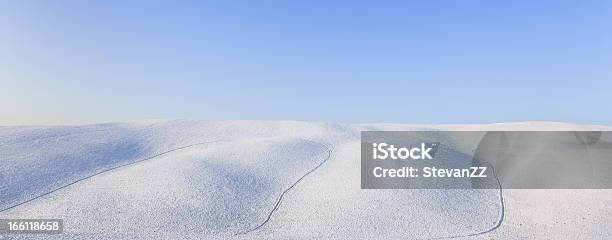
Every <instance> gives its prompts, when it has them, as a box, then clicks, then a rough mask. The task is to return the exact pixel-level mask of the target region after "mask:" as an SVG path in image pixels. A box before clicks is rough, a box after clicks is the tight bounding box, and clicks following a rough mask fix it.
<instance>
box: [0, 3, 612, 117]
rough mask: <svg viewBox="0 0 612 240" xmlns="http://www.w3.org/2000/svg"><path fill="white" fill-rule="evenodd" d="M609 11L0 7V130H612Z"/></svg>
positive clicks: (555, 6) (608, 6) (538, 6)
mask: <svg viewBox="0 0 612 240" xmlns="http://www.w3.org/2000/svg"><path fill="white" fill-rule="evenodd" d="M610 29H612V3H610V2H609V1H598V2H596V1H418V2H417V1H384V2H383V1H371V2H359V1H336V2H333V3H331V2H330V1H243V2H240V1H218V2H217V1H215V2H209V1H194V2H187V1H179V2H176V1H98V2H97V3H93V1H1V2H0V116H1V117H0V125H21V124H76V123H91V122H108V121H124V120H134V119H147V118H192V119H205V120H224V119H265V120H304V121H325V122H346V123H362V122H395V123H489V122H508V121H563V122H577V123H593V124H608V125H612V111H611V110H610V103H612V94H610V89H612V30H610Z"/></svg>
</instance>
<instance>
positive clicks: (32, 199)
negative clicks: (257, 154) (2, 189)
mask: <svg viewBox="0 0 612 240" xmlns="http://www.w3.org/2000/svg"><path fill="white" fill-rule="evenodd" d="M221 141H222V140H214V141H208V142H200V143H194V144H190V145H186V146H182V147H178V148H174V149H171V150H168V151H165V152H162V153H158V154H155V155H153V156H150V157H147V158H143V159H140V160H136V161H134V162H129V163H125V164H121V165H118V166H114V167H112V168H109V169H106V170H102V171H100V172H97V173H94V174H92V175H89V176H87V177H84V178H80V179H78V180H76V181H74V182H71V183H68V184H66V185H63V186H60V187H58V188H56V189H53V190H51V191H48V192H46V193H43V194H41V195H38V196H36V197H34V198H31V199H28V200H26V201H23V202H20V203H17V204H15V205H12V206H9V207H7V208H4V209H2V210H0V213H2V212H4V211H7V210H10V209H13V208H16V207H19V206H21V205H24V204H26V203H29V202H32V201H34V200H36V199H39V198H41V197H44V196H47V195H49V194H52V193H54V192H57V191H59V190H62V189H64V188H67V187H69V186H72V185H74V184H76V183H79V182H82V181H84V180H87V179H90V178H92V177H95V176H98V175H101V174H103V173H107V172H110V171H112V170H115V169H118V168H122V167H126V166H130V165H134V164H136V163H140V162H144V161H147V160H151V159H154V158H157V157H159V156H162V155H166V154H168V153H171V152H175V151H179V150H183V149H186V148H190V147H195V146H199V145H204V144H209V143H216V142H221Z"/></svg>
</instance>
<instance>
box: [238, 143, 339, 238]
mask: <svg viewBox="0 0 612 240" xmlns="http://www.w3.org/2000/svg"><path fill="white" fill-rule="evenodd" d="M300 139H301V140H303V141H306V142H309V143H313V144H315V145H320V146H322V147H323V148H325V150H327V157H325V159H323V161H321V162H320V163H319V164H317V166H315V167H314V168H313V169H310V171H308V172H306V173H305V174H304V175H302V177H300V178H299V179H298V180H297V181H295V182H294V183H293V184H291V186H289V187H288V188H287V189H285V190H284V191H283V192H282V193H281V195H280V196H279V197H278V200H276V204H274V208H272V210H271V211H270V213H268V216H267V217H266V220H264V221H263V222H262V223H261V224H259V225H257V226H256V227H255V228H253V229H250V230H247V231H244V232H239V233H236V234H234V236H238V235H242V234H247V233H250V232H253V231H255V230H257V229H259V228H261V227H263V226H264V225H266V224H267V223H268V222H269V221H270V219H271V218H272V215H273V214H274V212H276V210H277V209H278V208H279V207H280V204H281V202H282V201H283V197H285V194H287V192H289V191H290V190H291V189H292V188H293V187H295V186H296V185H297V184H298V183H300V182H301V181H302V179H304V178H306V176H308V175H310V174H311V173H313V172H314V171H316V170H317V169H319V168H320V167H321V166H323V164H324V163H326V162H327V160H329V159H330V158H331V152H332V151H331V149H330V148H329V147H328V146H327V145H325V144H323V143H320V142H316V141H313V140H308V139H303V138H300Z"/></svg>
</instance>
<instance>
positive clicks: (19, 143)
mask: <svg viewBox="0 0 612 240" xmlns="http://www.w3.org/2000/svg"><path fill="white" fill-rule="evenodd" d="M431 129H439V130H595V129H597V130H610V128H607V127H603V126H584V125H571V124H563V123H512V124H491V125H402V124H360V125H348V124H345V125H343V124H327V123H308V122H266V121H222V122H205V121H188V120H173V121H165V120H157V121H141V122H128V123H115V124H98V125H85V126H65V127H1V128H0V163H2V164H0V180H1V182H2V185H0V218H62V219H64V222H65V230H64V232H65V233H64V234H62V235H4V236H2V235H0V238H8V239H13V238H14V239H30V238H41V239H42V238H50V239H117V238H120V239H160V238H162V239H202V238H206V239H216V238H219V239H269V238H276V239H320V238H324V239H389V238H393V239H396V238H403V239H440V238H442V239H444V238H457V237H465V238H475V239H492V238H494V239H497V238H527V239H529V238H534V239H535V238H548V239H552V238H557V239H573V238H589V239H609V238H612V227H610V226H612V191H610V190H505V191H500V190H498V189H486V190H362V189H360V185H359V184H360V171H359V170H360V164H359V161H360V157H359V152H360V150H359V148H360V144H359V141H360V131H362V130H431ZM458 148H463V149H465V150H466V151H469V150H470V149H473V148H475V146H469V145H466V146H458Z"/></svg>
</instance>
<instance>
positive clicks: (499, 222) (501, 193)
mask: <svg viewBox="0 0 612 240" xmlns="http://www.w3.org/2000/svg"><path fill="white" fill-rule="evenodd" d="M489 166H490V167H491V170H492V171H493V176H494V177H495V180H496V181H497V186H498V188H499V202H500V215H499V219H498V220H497V223H496V224H495V226H493V227H491V228H489V229H487V230H484V231H480V232H476V233H471V234H466V235H457V236H448V237H435V238H428V239H430V240H438V239H454V238H466V237H475V236H478V235H483V234H487V233H490V232H493V231H495V230H497V229H498V228H499V227H501V225H502V223H503V222H504V218H505V216H506V204H505V203H504V189H503V188H502V185H501V182H500V181H499V178H498V177H497V174H496V173H495V168H494V167H493V165H491V164H489Z"/></svg>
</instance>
